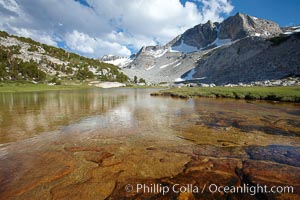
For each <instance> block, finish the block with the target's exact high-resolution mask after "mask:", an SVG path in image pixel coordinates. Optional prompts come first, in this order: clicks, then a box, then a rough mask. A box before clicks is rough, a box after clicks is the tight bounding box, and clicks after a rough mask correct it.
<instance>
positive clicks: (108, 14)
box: [0, 0, 300, 58]
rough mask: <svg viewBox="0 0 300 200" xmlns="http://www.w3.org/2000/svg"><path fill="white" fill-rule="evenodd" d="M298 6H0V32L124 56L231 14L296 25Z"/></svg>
mask: <svg viewBox="0 0 300 200" xmlns="http://www.w3.org/2000/svg"><path fill="white" fill-rule="evenodd" d="M299 11H300V0H285V1H282V0H273V1H271V0H230V1H229V0H130V1H125V0H109V1H108V0H63V1H61V0H38V1H37V0H22V1H20V0H0V19H1V20H0V30H5V31H7V32H9V33H10V34H15V35H20V36H24V37H30V38H32V39H34V40H37V41H39V42H42V43H46V44H49V45H53V46H58V47H62V48H64V49H66V50H68V51H72V52H75V53H78V54H81V55H84V56H88V57H94V58H97V57H101V56H103V55H105V54H114V55H122V56H129V55H130V54H132V53H136V52H137V51H138V50H139V49H140V48H141V47H143V46H146V45H157V44H165V43H167V42H169V41H170V40H172V39H173V38H174V37H176V36H177V35H179V34H181V33H183V32H184V31H185V30H187V29H189V28H191V27H193V26H195V25H197V24H199V23H205V22H207V20H212V21H219V22H221V21H222V20H224V19H226V18H227V17H229V16H231V15H234V14H235V13H237V12H242V13H245V14H249V15H253V16H256V17H260V18H265V19H269V20H273V21H275V22H277V23H279V24H280V25H281V26H287V25H295V24H300V12H299Z"/></svg>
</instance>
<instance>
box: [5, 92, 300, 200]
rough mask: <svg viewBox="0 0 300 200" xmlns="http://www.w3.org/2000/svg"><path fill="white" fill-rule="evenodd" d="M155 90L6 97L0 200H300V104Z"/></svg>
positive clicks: (39, 93)
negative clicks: (176, 94) (254, 189)
mask: <svg viewBox="0 0 300 200" xmlns="http://www.w3.org/2000/svg"><path fill="white" fill-rule="evenodd" d="M155 91H158V89H133V88H118V89H83V90H70V91H47V92H20V93H0V199H1V200H2V199H3V200H7V199H80V200H83V199H257V200H259V199H300V105H299V104H294V103H279V102H267V101H246V100H232V99H213V98H191V99H180V98H172V97H160V96H155V97H153V96H150V93H152V92H155ZM212 184H213V185H214V186H234V187H238V186H245V185H246V186H249V187H250V186H256V185H257V184H259V185H261V186H264V185H267V186H268V187H271V186H279V187H281V188H283V187H285V186H292V187H293V192H292V193H287V192H286V193H272V192H269V193H263V192H257V193H255V194H254V193H253V194H251V193H249V192H248V193H243V194H242V193H226V192H218V191H215V192H213V191H210V190H209V189H211V188H209V185H212ZM174 185H176V187H177V189H176V191H169V192H166V193H163V192H162V191H161V190H160V189H161V188H169V189H172V187H174ZM140 186H141V187H143V189H138V187H140ZM204 186H205V187H204Z"/></svg>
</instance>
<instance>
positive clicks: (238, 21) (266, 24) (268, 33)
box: [218, 13, 282, 40]
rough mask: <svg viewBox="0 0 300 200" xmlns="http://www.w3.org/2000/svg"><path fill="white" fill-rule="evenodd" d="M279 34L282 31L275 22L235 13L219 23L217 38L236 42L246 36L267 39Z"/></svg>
mask: <svg viewBox="0 0 300 200" xmlns="http://www.w3.org/2000/svg"><path fill="white" fill-rule="evenodd" d="M280 33H282V30H281V28H280V27H279V25H278V24H276V23H275V22H272V21H269V20H265V19H259V18H256V17H252V16H249V15H245V14H241V13H237V14H236V15H235V16H233V17H229V18H228V19H226V20H224V21H223V22H222V23H221V25H220V30H219V34H218V37H219V38H220V39H227V38H230V39H231V40H237V39H241V38H245V37H247V36H259V37H263V38H268V37H274V36H277V35H279V34H280Z"/></svg>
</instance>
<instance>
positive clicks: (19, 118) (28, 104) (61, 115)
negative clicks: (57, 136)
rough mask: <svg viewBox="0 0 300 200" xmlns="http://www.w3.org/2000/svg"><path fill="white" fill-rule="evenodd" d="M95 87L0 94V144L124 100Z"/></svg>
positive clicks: (96, 112)
mask: <svg viewBox="0 0 300 200" xmlns="http://www.w3.org/2000/svg"><path fill="white" fill-rule="evenodd" d="M126 98H127V95H126V94H124V93H120V94H117V95H114V96H111V95H108V94H107V93H105V92H104V93H103V92H102V91H99V90H83V91H80V92H79V91H54V92H37V93H1V94H0V143H5V142H13V141H17V140H20V139H24V138H28V137H32V136H33V135H35V134H38V133H41V132H46V131H52V130H55V129H57V128H59V127H60V126H64V125H66V124H69V123H72V122H74V121H76V120H79V119H81V118H83V117H86V116H90V115H95V114H101V113H104V112H106V111H108V110H110V109H111V108H113V107H115V106H117V105H119V104H120V103H122V102H123V101H125V100H126Z"/></svg>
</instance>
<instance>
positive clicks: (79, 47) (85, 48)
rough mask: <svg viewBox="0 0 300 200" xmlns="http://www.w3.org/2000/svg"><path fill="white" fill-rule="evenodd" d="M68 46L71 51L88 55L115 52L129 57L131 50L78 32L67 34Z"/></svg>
mask: <svg viewBox="0 0 300 200" xmlns="http://www.w3.org/2000/svg"><path fill="white" fill-rule="evenodd" d="M65 40H66V44H67V46H68V47H69V48H70V49H71V50H75V51H78V52H80V53H82V54H86V55H104V54H105V53H106V52H114V53H115V54H117V55H122V56H129V55H130V54H131V52H130V50H129V49H127V48H126V47H125V46H122V45H120V44H119V43H116V42H109V41H104V40H102V39H100V38H92V37H90V36H89V35H87V34H85V33H81V32H78V31H77V30H75V31H73V32H72V33H67V34H66V36H65Z"/></svg>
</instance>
